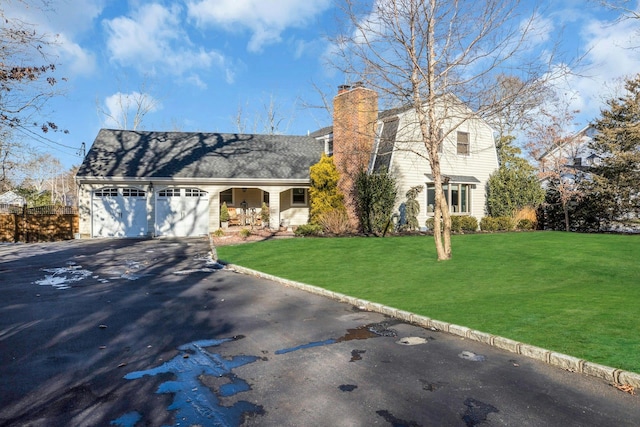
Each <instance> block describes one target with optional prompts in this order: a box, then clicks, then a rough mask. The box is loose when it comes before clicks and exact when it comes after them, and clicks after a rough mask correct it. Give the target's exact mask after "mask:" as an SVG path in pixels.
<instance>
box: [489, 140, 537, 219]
mask: <svg viewBox="0 0 640 427" xmlns="http://www.w3.org/2000/svg"><path fill="white" fill-rule="evenodd" d="M513 140H514V137H512V136H506V137H502V138H500V139H499V140H498V141H497V143H496V147H497V149H498V161H499V163H500V167H499V168H498V170H497V171H496V172H495V173H493V174H492V175H491V176H490V177H489V181H488V182H487V211H488V213H489V215H490V216H495V217H497V216H511V215H513V214H514V213H515V212H517V211H518V210H520V209H522V208H524V207H526V206H530V207H533V208H537V207H538V206H539V205H540V204H541V203H542V202H543V201H544V190H543V189H542V188H541V187H540V183H539V182H538V178H537V177H536V171H535V168H534V167H533V166H531V165H530V164H529V162H527V160H525V159H523V158H522V157H520V153H521V151H520V149H519V148H518V147H515V146H514V145H513Z"/></svg>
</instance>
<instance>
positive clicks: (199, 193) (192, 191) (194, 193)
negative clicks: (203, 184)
mask: <svg viewBox="0 0 640 427" xmlns="http://www.w3.org/2000/svg"><path fill="white" fill-rule="evenodd" d="M184 196H185V197H206V196H207V192H206V191H204V190H200V189H199V188H185V190H184Z"/></svg>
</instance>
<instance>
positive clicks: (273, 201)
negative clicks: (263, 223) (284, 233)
mask: <svg viewBox="0 0 640 427" xmlns="http://www.w3.org/2000/svg"><path fill="white" fill-rule="evenodd" d="M269 228H271V229H272V230H277V229H279V228H280V191H278V190H275V189H272V190H271V191H269Z"/></svg>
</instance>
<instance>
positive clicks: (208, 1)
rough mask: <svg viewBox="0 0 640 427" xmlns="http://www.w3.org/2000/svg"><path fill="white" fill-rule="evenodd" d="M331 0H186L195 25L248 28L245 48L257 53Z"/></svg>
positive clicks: (313, 15) (233, 28) (306, 23)
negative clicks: (275, 0)
mask: <svg viewBox="0 0 640 427" xmlns="http://www.w3.org/2000/svg"><path fill="white" fill-rule="evenodd" d="M330 4H331V0H278V2H277V6H275V5H274V2H271V1H265V0H195V1H189V2H187V8H188V15H189V17H190V18H191V19H193V20H194V21H195V22H196V23H197V25H198V26H200V27H206V26H213V27H220V28H222V29H224V30H227V31H235V30H237V29H243V30H249V31H250V32H251V33H252V35H251V39H250V40H249V44H248V49H249V50H250V51H252V52H259V51H261V50H262V49H263V47H264V46H266V45H269V44H275V43H278V42H280V41H281V40H282V39H281V34H282V33H283V32H284V31H285V30H286V29H287V28H289V27H296V28H302V27H304V26H305V25H308V24H309V21H310V20H311V19H312V18H314V17H315V16H316V15H317V14H319V13H322V12H323V11H325V10H326V9H327V8H328V7H329V6H330Z"/></svg>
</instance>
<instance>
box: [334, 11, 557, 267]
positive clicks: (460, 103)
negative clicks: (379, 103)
mask: <svg viewBox="0 0 640 427" xmlns="http://www.w3.org/2000/svg"><path fill="white" fill-rule="evenodd" d="M343 1H344V12H345V15H346V17H347V25H348V27H347V29H346V31H345V32H344V33H343V35H342V36H340V37H339V38H337V39H336V40H335V46H336V47H337V59H335V61H334V64H335V65H336V66H337V67H338V68H339V69H341V70H342V71H343V72H345V73H347V74H348V75H350V76H354V77H355V78H356V79H358V80H360V81H363V82H364V84H365V85H367V87H370V88H371V89H374V90H376V91H378V93H379V94H380V97H381V99H383V100H384V101H386V102H387V103H388V104H390V105H392V106H407V105H408V106H411V107H412V108H413V109H414V110H415V112H416V123H415V125H416V126H418V127H419V129H420V140H419V141H416V142H415V143H416V146H415V148H414V149H412V150H410V151H413V152H415V153H416V154H417V155H422V156H426V158H427V160H428V162H429V165H430V168H431V171H430V173H431V175H432V177H433V181H434V186H435V206H434V216H435V221H434V237H435V239H434V240H435V245H436V251H437V256H438V259H439V260H446V259H449V258H451V242H450V234H451V217H450V214H449V208H448V205H447V201H446V199H445V197H444V193H443V176H442V173H441V167H440V158H439V153H438V147H439V145H440V144H441V143H443V142H444V141H445V140H446V138H447V136H448V135H449V133H451V132H455V129H456V128H457V127H458V126H459V125H461V124H463V123H465V122H467V121H471V120H474V118H477V117H478V115H480V116H482V117H496V116H498V115H500V114H501V113H504V112H505V110H506V109H507V108H509V107H510V106H514V104H515V103H517V102H518V101H519V100H520V99H521V97H522V96H525V95H527V96H528V94H531V93H537V92H538V91H539V88H540V86H541V85H542V84H543V82H544V80H545V79H546V80H548V79H550V78H551V77H553V76H554V73H552V72H549V70H550V67H549V66H548V63H540V62H539V61H540V59H539V57H535V58H534V57H533V56H532V54H531V51H530V47H531V45H530V43H529V36H531V35H533V34H534V33H535V32H536V31H537V27H536V23H537V22H538V21H537V19H538V15H537V13H536V10H531V11H530V12H529V14H528V15H525V16H524V17H523V16H522V15H521V14H520V13H521V12H522V10H524V8H525V6H526V5H524V4H521V2H519V1H510V2H505V1H503V0H481V1H464V0H449V1H442V0H377V1H374V2H373V8H372V9H370V5H371V2H369V1H362V2H361V1H358V0H343ZM551 59H553V58H551V57H550V58H549V60H551ZM500 75H505V76H507V75H517V76H518V79H519V83H518V90H517V91H513V92H511V93H510V95H509V96H506V97H501V96H491V97H489V96H487V94H498V93H500V82H501V79H499V78H497V77H498V76H500ZM467 107H469V108H467ZM441 129H442V130H444V132H441V131H440V130H441ZM425 150H426V154H423V153H425ZM440 219H442V224H443V226H442V227H441V225H440V224H441V222H440Z"/></svg>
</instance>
